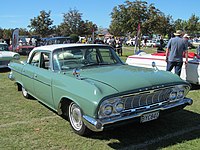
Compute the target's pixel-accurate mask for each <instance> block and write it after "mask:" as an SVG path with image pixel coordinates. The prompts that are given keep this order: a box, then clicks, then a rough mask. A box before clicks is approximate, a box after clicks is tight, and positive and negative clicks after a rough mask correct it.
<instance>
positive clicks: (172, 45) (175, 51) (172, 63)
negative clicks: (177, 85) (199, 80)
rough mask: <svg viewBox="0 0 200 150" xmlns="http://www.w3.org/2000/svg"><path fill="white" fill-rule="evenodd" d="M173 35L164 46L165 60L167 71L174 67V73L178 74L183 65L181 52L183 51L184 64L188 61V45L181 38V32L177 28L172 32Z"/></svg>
mask: <svg viewBox="0 0 200 150" xmlns="http://www.w3.org/2000/svg"><path fill="white" fill-rule="evenodd" d="M174 35H175V37H173V38H171V39H170V40H169V42H168V44H167V48H166V62H167V68H166V70H167V71H171V70H172V69H173V68H175V73H176V74H177V75H178V76H180V75H181V69H182V66H183V53H184V52H185V58H186V61H185V64H186V65H187V63H188V47H187V45H186V43H185V41H184V39H183V38H182V35H183V32H182V31H181V30H177V31H176V33H174Z"/></svg>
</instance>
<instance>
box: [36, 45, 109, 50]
mask: <svg viewBox="0 0 200 150" xmlns="http://www.w3.org/2000/svg"><path fill="white" fill-rule="evenodd" d="M77 46H81V47H82V46H85V47H87V46H107V45H105V44H53V45H45V46H40V47H35V48H34V50H48V51H53V50H55V49H59V48H63V47H77Z"/></svg>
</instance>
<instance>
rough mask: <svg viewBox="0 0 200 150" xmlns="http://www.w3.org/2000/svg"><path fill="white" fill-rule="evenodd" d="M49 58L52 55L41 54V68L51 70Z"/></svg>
mask: <svg viewBox="0 0 200 150" xmlns="http://www.w3.org/2000/svg"><path fill="white" fill-rule="evenodd" d="M49 58H50V53H47V52H42V53H41V59H40V68H44V69H50V63H49V60H50V59H49Z"/></svg>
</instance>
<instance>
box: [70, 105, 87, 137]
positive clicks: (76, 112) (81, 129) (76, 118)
mask: <svg viewBox="0 0 200 150" xmlns="http://www.w3.org/2000/svg"><path fill="white" fill-rule="evenodd" d="M68 114H69V122H70V125H71V127H72V129H73V130H74V132H75V133H77V134H78V135H86V133H87V132H88V131H89V129H88V128H87V127H86V126H85V124H84V122H83V121H82V112H81V109H80V108H79V106H78V105H77V104H75V103H74V102H72V103H71V104H70V105H69V111H68Z"/></svg>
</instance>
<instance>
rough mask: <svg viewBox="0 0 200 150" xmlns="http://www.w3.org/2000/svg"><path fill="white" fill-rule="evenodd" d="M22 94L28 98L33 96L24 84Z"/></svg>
mask: <svg viewBox="0 0 200 150" xmlns="http://www.w3.org/2000/svg"><path fill="white" fill-rule="evenodd" d="M22 95H23V96H24V97H25V98H27V99H29V98H31V96H30V95H29V94H28V92H27V90H26V89H25V88H24V87H23V86H22Z"/></svg>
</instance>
